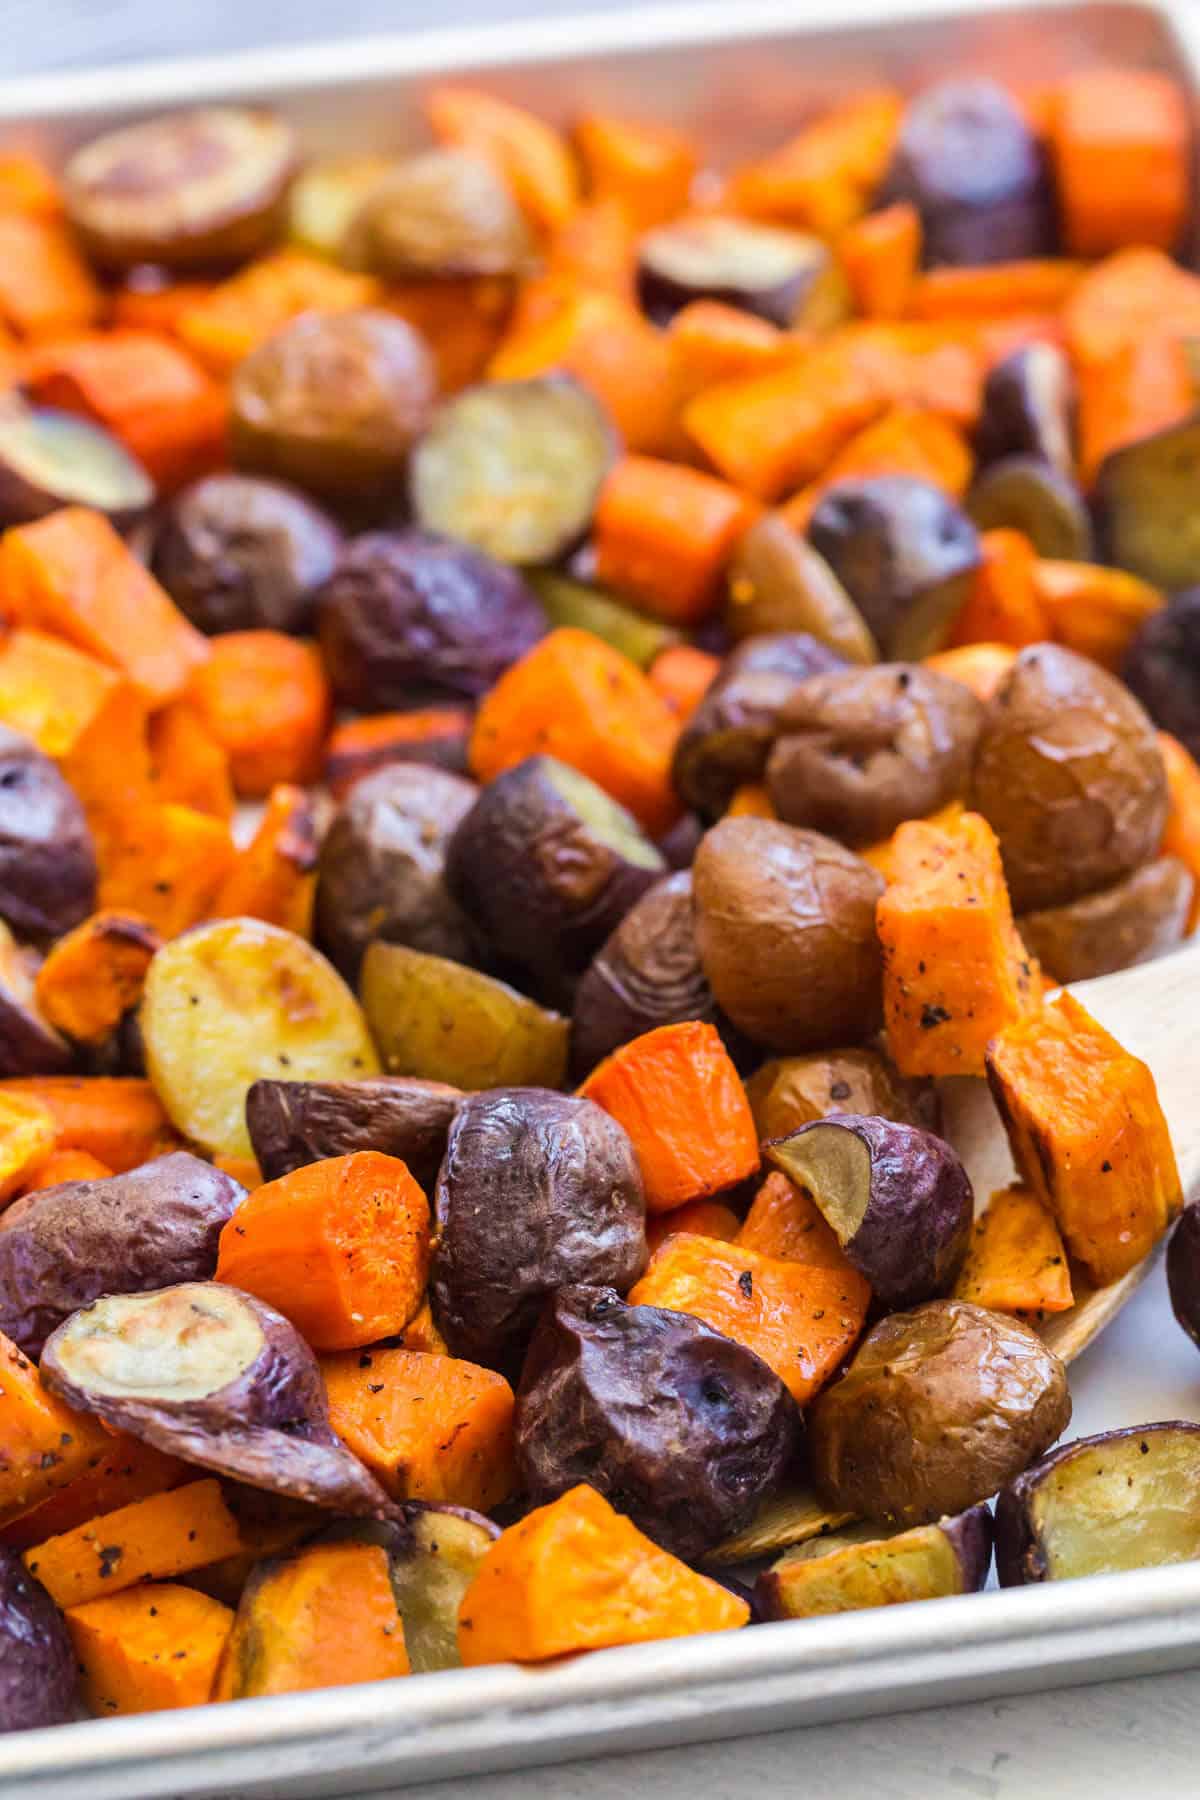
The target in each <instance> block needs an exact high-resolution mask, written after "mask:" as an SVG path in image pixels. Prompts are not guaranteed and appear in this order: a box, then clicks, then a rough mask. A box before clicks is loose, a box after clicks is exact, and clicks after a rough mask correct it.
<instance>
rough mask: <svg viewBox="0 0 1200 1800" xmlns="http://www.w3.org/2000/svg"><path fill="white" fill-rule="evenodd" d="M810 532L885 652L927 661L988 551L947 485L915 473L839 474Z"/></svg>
mask: <svg viewBox="0 0 1200 1800" xmlns="http://www.w3.org/2000/svg"><path fill="white" fill-rule="evenodd" d="M808 536H809V541H810V542H811V543H812V545H813V547H814V548H815V549H816V550H818V551H820V553H821V555H822V556H823V557H824V558H825V561H826V562H827V563H828V564H829V566H830V568H831V569H832V570H833V572H834V574H835V575H836V576H837V578H838V580H839V581H840V582H841V583H842V585H843V587H844V588H845V590H846V592H847V593H848V594H849V596H850V598H851V599H852V600H853V602H854V604H855V605H856V606H857V607H858V610H859V611H860V612H861V614H862V616H863V618H864V619H865V620H866V622H867V624H868V626H869V627H870V629H871V631H872V632H873V633H874V635H875V638H876V640H877V642H878V644H879V646H880V649H881V651H882V653H883V655H884V656H885V657H887V658H888V659H889V660H891V661H893V662H905V661H907V662H920V661H921V659H922V658H923V657H926V656H929V655H930V654H932V652H933V651H935V650H940V649H941V647H942V644H943V643H944V642H945V639H946V636H947V633H948V632H949V630H950V627H951V625H952V624H953V622H954V620H955V618H956V617H957V615H958V613H959V611H960V610H961V607H962V603H963V601H964V600H965V599H966V597H967V588H968V584H969V582H970V579H971V576H972V574H973V573H974V571H975V570H976V569H977V568H978V566H979V562H980V557H981V551H980V547H979V533H978V532H977V531H976V529H975V526H974V525H973V524H972V522H971V520H970V519H969V518H968V517H967V515H966V513H965V512H964V511H963V509H962V508H961V507H960V506H959V505H957V504H956V502H955V501H954V500H952V499H951V498H950V496H949V495H948V494H946V493H944V492H943V491H942V489H941V488H939V487H935V486H934V485H933V483H932V482H931V481H922V480H920V479H919V478H918V477H917V476H915V475H870V476H863V477H860V478H857V479H854V480H849V481H837V482H834V484H833V485H832V486H831V487H829V488H827V489H826V490H825V492H824V494H823V495H822V496H821V499H820V501H819V502H818V504H817V506H816V508H815V509H814V511H813V515H812V518H811V519H810V520H809V526H808Z"/></svg>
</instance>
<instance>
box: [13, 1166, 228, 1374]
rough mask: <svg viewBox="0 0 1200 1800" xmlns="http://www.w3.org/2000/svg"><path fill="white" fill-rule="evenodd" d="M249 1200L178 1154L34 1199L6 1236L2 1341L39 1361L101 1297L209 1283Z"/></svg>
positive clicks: (47, 1191) (207, 1168) (68, 1184)
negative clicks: (231, 1226) (61, 1328)
mask: <svg viewBox="0 0 1200 1800" xmlns="http://www.w3.org/2000/svg"><path fill="white" fill-rule="evenodd" d="M245 1196H246V1190H245V1188H243V1187H242V1186H241V1184H240V1183H239V1182H236V1181H234V1179H233V1177H232V1176H230V1175H223V1174H222V1173H221V1171H220V1170H219V1169H214V1168H213V1167H212V1165H211V1163H206V1162H201V1161H200V1158H199V1157H197V1156H191V1155H189V1154H188V1152H186V1151H182V1150H180V1151H175V1152H172V1154H171V1155H169V1156H160V1157H156V1158H155V1160H154V1161H153V1162H148V1163H143V1164H142V1165H141V1167H140V1168H137V1169H131V1170H130V1171H129V1173H128V1174H127V1175H106V1176H104V1177H103V1178H99V1179H96V1180H93V1181H68V1182H64V1183H63V1184H62V1186H60V1187H53V1188H46V1189H45V1190H44V1191H43V1192H41V1193H38V1194H36V1195H33V1196H30V1198H31V1199H32V1200H33V1204H32V1205H31V1206H29V1207H28V1208H26V1209H24V1210H23V1211H22V1214H21V1217H20V1218H19V1219H18V1221H17V1222H16V1224H14V1225H12V1226H10V1227H9V1228H8V1229H7V1230H5V1231H0V1332H3V1334H4V1336H5V1337H8V1338H11V1339H12V1341H13V1343H14V1344H16V1345H17V1347H18V1348H19V1349H21V1350H23V1351H24V1352H25V1354H26V1356H33V1357H37V1356H38V1355H40V1353H41V1350H42V1346H43V1345H44V1343H45V1342H46V1339H47V1338H48V1337H49V1336H50V1333H51V1332H52V1331H53V1330H54V1329H55V1328H56V1326H58V1325H61V1324H62V1322H63V1320H64V1319H67V1318H69V1317H70V1315H71V1314H72V1313H74V1312H78V1311H79V1309H80V1307H82V1306H87V1305H88V1304H89V1303H90V1302H91V1301H93V1300H96V1299H98V1298H99V1296H100V1295H101V1294H137V1293H144V1292H147V1291H149V1290H150V1289H152V1288H163V1287H172V1286H173V1285H174V1284H175V1283H176V1282H179V1281H204V1280H206V1279H208V1277H209V1276H211V1275H212V1273H213V1271H214V1270H215V1268H216V1266H217V1240H218V1239H219V1238H220V1235H221V1231H222V1228H223V1227H224V1226H225V1225H226V1224H227V1223H228V1221H229V1220H230V1219H231V1218H232V1216H233V1214H234V1212H235V1210H236V1209H237V1207H238V1205H239V1203H240V1202H241V1201H242V1200H244V1199H245Z"/></svg>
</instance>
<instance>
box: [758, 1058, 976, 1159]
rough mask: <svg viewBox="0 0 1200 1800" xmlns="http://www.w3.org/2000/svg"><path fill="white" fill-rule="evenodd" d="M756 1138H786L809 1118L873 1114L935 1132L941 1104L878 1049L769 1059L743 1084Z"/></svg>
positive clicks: (922, 1083) (932, 1089) (933, 1093)
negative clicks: (757, 1136) (752, 1116)
mask: <svg viewBox="0 0 1200 1800" xmlns="http://www.w3.org/2000/svg"><path fill="white" fill-rule="evenodd" d="M746 1098H747V1100H749V1102H750V1110H751V1112H752V1113H753V1114H754V1123H755V1125H756V1126H757V1128H758V1135H759V1137H760V1138H776V1137H786V1136H787V1134H788V1132H789V1131H795V1130H796V1129H797V1127H798V1126H800V1125H807V1124H809V1122H810V1121H811V1120H813V1119H828V1118H832V1117H837V1116H839V1115H840V1114H842V1113H864V1114H867V1113H869V1114H873V1115H874V1116H875V1117H877V1118H882V1119H895V1120H896V1122H897V1124H900V1125H919V1126H921V1127H922V1129H923V1130H925V1131H937V1130H938V1128H939V1126H940V1124H941V1118H942V1108H941V1102H940V1100H939V1099H938V1092H937V1089H936V1088H935V1087H934V1085H933V1083H932V1082H931V1081H925V1080H909V1079H907V1078H906V1077H905V1076H903V1075H901V1074H900V1073H899V1072H898V1071H897V1070H896V1069H895V1068H893V1066H892V1064H891V1063H890V1062H889V1061H888V1059H887V1057H886V1056H885V1055H884V1054H883V1052H882V1051H880V1050H869V1049H864V1050H828V1051H825V1052H823V1053H822V1052H817V1053H815V1054H813V1055H809V1056H785V1057H772V1058H771V1059H770V1061H768V1062H765V1063H763V1064H762V1066H761V1068H759V1069H756V1070H755V1072H754V1074H753V1075H751V1077H750V1078H749V1080H748V1081H747V1083H746Z"/></svg>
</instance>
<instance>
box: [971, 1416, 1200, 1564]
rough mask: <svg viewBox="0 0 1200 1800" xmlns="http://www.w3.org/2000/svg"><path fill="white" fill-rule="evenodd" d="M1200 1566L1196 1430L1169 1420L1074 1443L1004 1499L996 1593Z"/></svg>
mask: <svg viewBox="0 0 1200 1800" xmlns="http://www.w3.org/2000/svg"><path fill="white" fill-rule="evenodd" d="M1197 1557H1200V1425H1195V1424H1188V1423H1184V1422H1183V1421H1182V1420H1173V1421H1170V1422H1168V1423H1166V1424H1156V1425H1133V1426H1130V1427H1129V1428H1128V1429H1127V1430H1124V1431H1102V1432H1100V1433H1099V1434H1098V1435H1097V1436H1096V1437H1090V1438H1077V1439H1076V1441H1075V1442H1074V1443H1073V1444H1064V1445H1063V1446H1062V1448H1061V1449H1059V1450H1055V1451H1052V1452H1051V1454H1050V1455H1049V1456H1046V1457H1043V1459H1042V1461H1041V1462H1038V1463H1035V1464H1034V1465H1033V1467H1032V1468H1030V1469H1026V1470H1025V1472H1024V1474H1022V1475H1018V1476H1017V1478H1016V1480H1015V1481H1012V1482H1010V1483H1009V1485H1008V1486H1007V1487H1006V1488H1004V1489H1003V1491H1002V1492H1001V1495H1000V1498H999V1500H998V1501H997V1504H996V1569H997V1572H998V1573H999V1576H1000V1584H1001V1586H1002V1587H1020V1586H1023V1585H1024V1584H1025V1583H1026V1582H1031V1581H1070V1580H1073V1579H1075V1578H1076V1577H1078V1576H1080V1575H1109V1574H1113V1573H1114V1572H1116V1571H1117V1570H1119V1569H1149V1568H1158V1567H1161V1566H1162V1565H1163V1564H1166V1563H1181V1562H1191V1561H1193V1560H1194V1559H1195V1558H1197Z"/></svg>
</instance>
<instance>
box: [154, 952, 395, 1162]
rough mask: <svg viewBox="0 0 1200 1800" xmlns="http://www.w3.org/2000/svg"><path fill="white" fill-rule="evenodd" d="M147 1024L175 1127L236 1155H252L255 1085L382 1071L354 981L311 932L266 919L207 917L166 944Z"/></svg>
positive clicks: (158, 1082) (158, 1083)
mask: <svg viewBox="0 0 1200 1800" xmlns="http://www.w3.org/2000/svg"><path fill="white" fill-rule="evenodd" d="M230 1014H232V1015H233V1016H234V1017H235V1018H236V1020H237V1030H236V1033H235V1034H234V1035H233V1037H232V1039H231V1035H230V1030H229V1015H230ZM141 1025H142V1036H143V1039H144V1042H145V1051H146V1066H147V1068H148V1069H150V1070H151V1076H152V1080H153V1082H154V1086H155V1090H156V1092H157V1093H158V1095H159V1097H160V1098H161V1100H162V1102H163V1105H164V1106H165V1107H166V1109H167V1111H168V1112H169V1114H170V1115H171V1117H172V1120H173V1121H174V1123H175V1124H176V1125H177V1126H178V1127H179V1129H180V1131H181V1132H182V1133H183V1134H184V1135H185V1136H187V1137H190V1138H192V1139H193V1140H194V1141H195V1142H196V1143H198V1144H201V1145H203V1147H204V1148H205V1149H206V1150H209V1151H213V1152H216V1151H220V1152H223V1153H225V1154H228V1155H235V1156H245V1155H248V1154H249V1152H250V1147H251V1146H250V1138H249V1135H248V1134H247V1131H246V1121H245V1116H244V1110H245V1099H246V1090H247V1088H249V1086H250V1084H251V1082H253V1081H256V1080H258V1079H260V1078H261V1077H265V1076H276V1077H278V1076H280V1075H281V1074H282V1075H284V1076H286V1077H287V1078H288V1079H291V1080H304V1079H305V1078H306V1077H307V1078H313V1079H316V1080H335V1081H336V1080H343V1079H354V1078H356V1077H358V1076H361V1075H375V1074H377V1073H378V1072H379V1064H378V1061H377V1058H376V1055H375V1048H374V1045H373V1044H372V1042H371V1038H370V1033H369V1032H368V1030H367V1024H366V1020H365V1019H364V1017H363V1014H362V1011H361V1009H360V1008H359V1006H358V1004H357V1002H356V1001H355V999H354V997H353V995H352V994H351V992H350V990H349V988H347V987H346V986H345V984H344V983H343V982H342V980H341V978H340V977H339V976H338V975H337V974H336V973H335V972H334V970H333V969H332V968H331V967H330V965H329V964H328V963H327V962H326V961H325V959H324V957H322V956H320V955H318V953H317V952H316V951H315V950H314V949H313V948H312V947H311V945H309V944H306V943H305V942H304V940H303V939H302V938H298V937H296V936H295V935H294V934H293V933H291V932H288V931H283V930H281V929H280V928H279V927H278V926H275V925H267V924H264V923H263V922H262V921H261V920H257V919H229V920H225V921H221V922H219V923H217V924H213V925H205V926H203V927H201V928H200V929H198V930H196V931H192V932H189V933H188V934H187V935H186V936H185V937H182V938H177V939H176V940H175V942H174V943H171V944H166V945H164V947H163V949H162V950H161V951H159V953H158V955H157V956H156V957H155V959H154V961H153V963H152V964H151V966H150V973H149V976H148V977H147V981H146V988H145V995H144V998H143V1001H142V1009H141Z"/></svg>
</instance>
